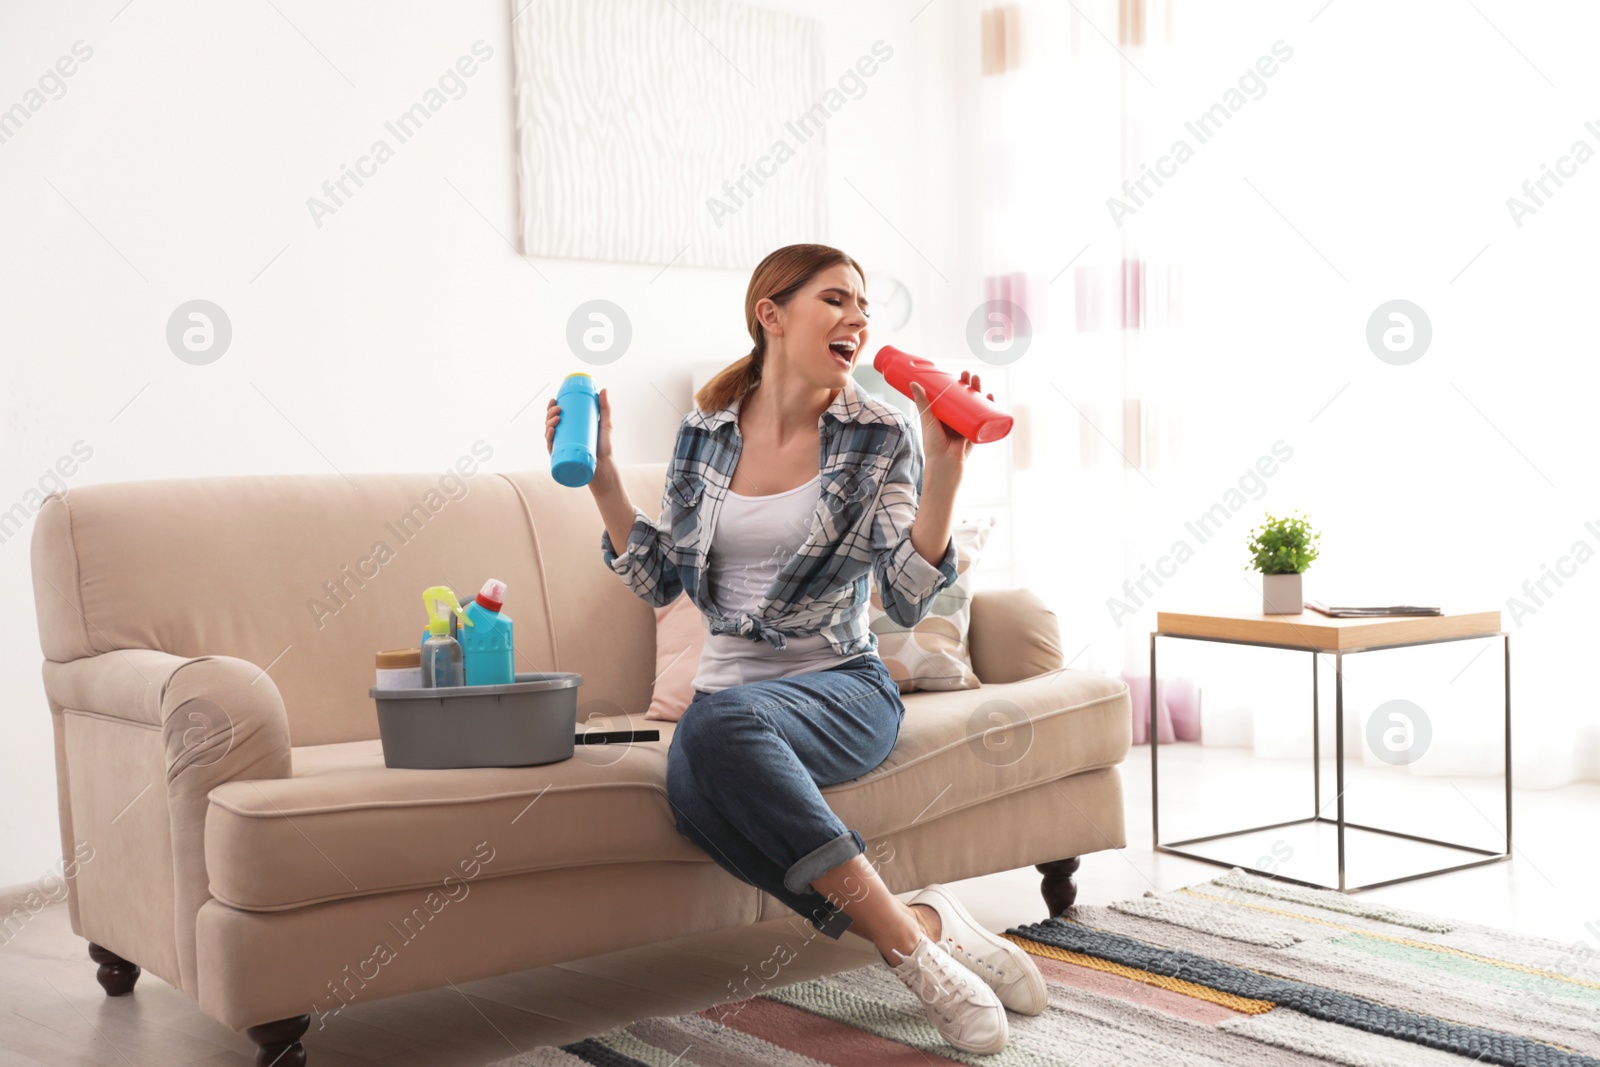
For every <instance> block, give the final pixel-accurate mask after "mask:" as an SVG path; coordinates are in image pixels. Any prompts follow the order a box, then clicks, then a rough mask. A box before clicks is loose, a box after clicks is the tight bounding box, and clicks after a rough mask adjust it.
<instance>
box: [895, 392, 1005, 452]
mask: <svg viewBox="0 0 1600 1067" xmlns="http://www.w3.org/2000/svg"><path fill="white" fill-rule="evenodd" d="M952 388H969V389H971V390H972V391H973V392H982V391H983V387H982V385H981V383H980V382H979V381H978V375H976V374H973V373H972V372H971V371H962V372H961V384H960V385H958V386H952ZM988 396H989V399H990V400H993V399H994V394H993V393H990V394H988ZM911 399H912V400H914V401H916V404H917V410H918V411H919V412H920V413H921V414H922V451H923V455H924V457H925V462H926V464H927V465H928V466H930V467H936V466H937V467H944V468H947V469H953V470H960V469H962V465H963V464H964V463H965V461H966V458H967V454H968V453H970V452H971V451H972V444H973V443H972V442H971V441H969V440H967V439H966V438H965V437H963V436H961V435H960V434H959V433H957V432H956V431H954V430H952V429H951V428H950V427H949V426H946V425H945V424H944V423H943V422H942V421H940V420H939V418H938V416H936V415H934V413H933V401H932V400H931V399H929V397H928V393H927V391H926V390H925V389H923V388H922V385H921V383H919V382H912V383H911Z"/></svg>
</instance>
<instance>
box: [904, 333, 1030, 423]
mask: <svg viewBox="0 0 1600 1067" xmlns="http://www.w3.org/2000/svg"><path fill="white" fill-rule="evenodd" d="M872 369H873V370H875V371H877V372H878V373H879V374H881V375H883V377H884V380H885V381H887V382H888V383H889V384H890V385H892V386H894V387H895V388H896V389H898V390H900V392H902V393H904V394H905V395H906V396H911V383H912V382H916V383H917V384H918V385H920V386H922V391H923V392H925V393H927V394H928V400H929V402H930V407H931V410H932V411H933V414H934V416H935V417H936V418H937V419H938V420H939V421H940V422H942V423H944V424H945V425H946V426H948V427H950V428H951V429H952V430H954V431H956V432H957V433H959V434H960V435H961V436H962V437H965V438H966V439H967V440H969V441H971V442H973V443H974V444H979V445H981V444H983V443H985V442H987V441H998V440H1000V439H1001V438H1002V437H1004V436H1005V435H1006V434H1008V433H1010V432H1011V423H1012V421H1013V420H1012V418H1011V416H1010V415H1007V414H1006V413H1005V412H1003V411H1001V410H1000V409H999V408H998V407H996V406H995V404H994V401H992V400H990V399H989V398H988V397H987V396H984V395H983V394H982V393H980V392H978V391H977V390H976V389H974V388H972V386H971V385H969V384H967V383H966V382H963V381H962V380H961V379H959V378H957V377H956V376H955V375H953V374H951V373H950V372H949V371H942V370H940V369H939V368H938V367H936V366H934V365H933V361H932V360H927V359H923V358H922V357H921V356H913V355H911V354H910V353H908V352H902V351H900V350H899V349H898V348H895V347H894V346H893V345H884V346H883V347H882V348H880V349H878V354H877V355H876V356H874V357H873V358H872Z"/></svg>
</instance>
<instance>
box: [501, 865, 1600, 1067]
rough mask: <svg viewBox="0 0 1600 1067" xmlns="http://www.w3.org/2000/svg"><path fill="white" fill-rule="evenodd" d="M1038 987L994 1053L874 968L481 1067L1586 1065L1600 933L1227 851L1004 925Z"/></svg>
mask: <svg viewBox="0 0 1600 1067" xmlns="http://www.w3.org/2000/svg"><path fill="white" fill-rule="evenodd" d="M1005 934H1006V936H1007V937H1010V938H1011V939H1012V940H1014V941H1015V942H1016V943H1017V944H1019V945H1021V946H1022V947H1023V948H1025V949H1027V951H1028V952H1030V953H1032V954H1033V956H1034V958H1035V960H1036V962H1037V963H1038V965H1039V970H1040V972H1041V973H1042V974H1043V975H1044V978H1045V981H1046V982H1047V983H1048V984H1049V987H1050V1006H1049V1007H1048V1008H1047V1009H1046V1011H1045V1012H1044V1014H1043V1015H1038V1016H1032V1017H1029V1016H1023V1015H1016V1014H1012V1015H1010V1017H1009V1019H1010V1026H1011V1041H1010V1044H1009V1045H1008V1046H1007V1047H1006V1049H1005V1050H1004V1051H1002V1052H1000V1053H999V1054H997V1055H993V1056H972V1055H968V1054H966V1053H963V1052H960V1051H958V1050H956V1049H954V1048H952V1047H951V1046H949V1045H947V1044H945V1043H944V1042H943V1040H941V1039H940V1037H939V1035H938V1032H937V1031H936V1030H934V1028H933V1027H932V1025H931V1024H929V1023H928V1022H927V1021H926V1020H925V1019H924V1017H923V1015H922V1012H921V1009H920V1008H919V1006H918V1005H917V1004H916V1002H915V1000H913V999H912V996H911V994H910V993H909V992H908V991H907V990H906V988H905V987H904V986H902V985H901V984H900V982H899V980H898V979H896V978H895V976H894V975H893V974H892V973H890V971H889V969H888V967H886V966H883V965H873V966H868V967H863V968H861V969H860V970H855V971H848V972H845V973H842V974H836V975H833V976H831V977H828V978H819V979H816V980H813V981H808V982H800V983H797V984H794V985H790V986H785V987H781V988H777V989H774V990H772V991H770V992H767V993H764V994H763V995H761V996H757V997H753V998H751V999H748V1000H739V1001H731V1002H729V1003H726V1004H721V1005H718V1006H716V1007H714V1008H708V1009H707V1010H705V1011H702V1012H697V1013H695V1014H692V1015H681V1016H678V1017H677V1018H671V1019H664V1018H655V1019H645V1020H643V1021H641V1022H637V1023H633V1024H632V1025H629V1026H624V1027H620V1028H618V1029H616V1030H612V1031H610V1032H609V1033H605V1034H601V1035H599V1036H597V1037H592V1038H589V1039H587V1040H584V1041H579V1042H576V1043H574V1044H570V1045H564V1046H562V1047H560V1048H553V1047H545V1048H539V1049H535V1050H533V1051H532V1052H528V1053H524V1054H522V1055H520V1056H516V1057H514V1058H512V1059H509V1060H503V1061H501V1062H500V1063H499V1064H496V1065H494V1067H582V1065H584V1064H599V1065H606V1067H633V1065H635V1064H647V1065H650V1067H819V1065H824V1064H826V1065H834V1067H924V1065H930V1064H931V1065H936V1067H938V1065H944V1064H950V1063H965V1064H987V1065H990V1067H1009V1065H1012V1064H1018V1065H1027V1067H1047V1065H1049V1067H1056V1065H1060V1067H1069V1065H1070V1067H1094V1065H1101V1064H1107V1065H1109V1064H1129V1063H1138V1064H1156V1065H1162V1067H1165V1065H1168V1064H1172V1065H1215V1064H1250V1065H1257V1064H1263V1065H1265V1064H1270V1065H1274V1067H1277V1065H1288V1067H1292V1065H1295V1064H1327V1063H1336V1064H1348V1065H1350V1067H1452V1065H1454V1067H1467V1065H1469V1064H1506V1065H1515V1067H1578V1065H1587V1067H1600V952H1596V951H1594V950H1591V949H1589V948H1588V947H1587V946H1586V944H1585V943H1583V942H1575V943H1573V944H1561V943H1558V942H1555V941H1550V940H1546V939H1543V938H1534V937H1524V936H1521V935H1518V934H1513V933H1510V932H1508V931H1504V930H1497V929H1494V928H1493V927H1488V926H1478V925H1475V924H1471V923H1462V922H1454V921H1451V920H1446V919H1440V918H1436V917H1433V916H1430V915H1423V914H1419V913H1416V912H1409V911H1401V910H1399V909H1396V908H1390V907H1385V906H1384V905H1381V904H1375V903H1372V902H1370V901H1366V900H1363V899H1361V898H1360V897H1359V896H1356V897H1351V896H1346V895H1343V894H1339V893H1334V892H1330V891H1325V890H1317V889H1303V888H1300V887H1297V886H1291V885H1288V884H1286V883H1281V882H1276V881H1273V880H1271V879H1267V878H1261V877H1257V876H1255V875H1251V874H1247V873H1245V872H1244V871H1242V870H1239V869H1237V868H1235V869H1234V870H1232V871H1230V872H1229V873H1227V874H1225V875H1223V876H1222V877H1220V878H1217V879H1214V880H1212V881H1209V882H1204V883H1201V884H1199V885H1195V886H1189V887H1187V888H1184V889H1179V890H1177V891H1175V892H1171V893H1146V894H1145V895H1144V897H1143V898H1141V899H1138V900H1129V901H1123V902H1121V903H1117V904H1113V905H1111V906H1110V907H1104V908H1101V907H1077V908H1074V909H1072V911H1071V912H1070V913H1069V917H1067V918H1065V919H1050V920H1048V921H1046V922H1042V923H1034V924H1032V925H1028V926H1018V927H1013V928H1011V929H1010V930H1007V931H1005Z"/></svg>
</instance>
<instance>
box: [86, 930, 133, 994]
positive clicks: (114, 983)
mask: <svg viewBox="0 0 1600 1067" xmlns="http://www.w3.org/2000/svg"><path fill="white" fill-rule="evenodd" d="M89 958H90V959H91V960H94V961H95V962H96V963H98V964H99V965H100V970H99V972H98V973H96V974H95V978H96V979H98V980H99V982H100V988H101V989H104V990H105V991H106V996H108V997H121V996H126V995H127V994H129V993H132V992H133V983H135V982H137V981H138V980H139V965H138V964H137V963H130V962H129V961H127V960H125V959H123V958H122V957H121V956H119V955H117V954H116V953H115V952H112V951H111V950H110V949H107V948H101V947H100V946H99V945H97V944H95V943H94V942H93V941H91V942H89Z"/></svg>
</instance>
